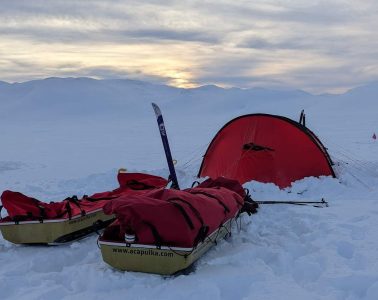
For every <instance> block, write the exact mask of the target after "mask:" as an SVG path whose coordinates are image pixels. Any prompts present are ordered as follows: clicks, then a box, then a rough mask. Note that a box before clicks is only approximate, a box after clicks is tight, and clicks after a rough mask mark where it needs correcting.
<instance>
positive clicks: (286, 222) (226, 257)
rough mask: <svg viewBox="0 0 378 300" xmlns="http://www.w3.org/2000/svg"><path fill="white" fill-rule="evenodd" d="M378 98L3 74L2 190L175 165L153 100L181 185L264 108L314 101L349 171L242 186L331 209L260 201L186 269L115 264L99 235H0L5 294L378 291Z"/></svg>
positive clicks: (88, 183) (359, 93)
mask: <svg viewBox="0 0 378 300" xmlns="http://www.w3.org/2000/svg"><path fill="white" fill-rule="evenodd" d="M377 96H378V84H371V85H368V86H365V87H361V88H357V89H354V90H352V91H350V92H348V93H346V94H344V95H318V96H314V95H310V94H307V93H304V92H302V91H284V90H282V91H270V90H264V89H251V90H240V89H228V90H224V89H221V88H218V87H215V86H205V87H201V88H198V89H190V90H185V89H176V88H172V87H167V86H159V85H152V84H148V83H143V82H137V81H127V80H104V81H96V80H92V79H87V78H78V79H72V78H71V79H59V78H50V79H46V80H40V81H31V82H26V83H20V84H11V85H10V84H6V83H1V82H0V136H1V147H0V189H1V190H5V189H12V190H17V191H21V192H23V193H26V194H28V195H32V196H34V197H36V198H39V199H44V200H46V201H47V200H48V201H50V200H60V199H63V198H65V197H67V196H70V195H73V194H79V195H80V194H84V193H85V194H90V193H93V192H96V191H104V190H111V189H113V188H115V187H116V186H117V183H116V172H117V169H118V168H119V167H126V168H127V169H129V170H131V171H132V170H136V171H144V172H148V173H153V174H157V175H162V176H167V174H168V170H167V168H166V166H165V158H164V154H163V150H162V146H161V141H160V137H159V135H158V130H157V126H156V120H155V117H154V114H153V111H152V108H151V106H150V102H156V103H158V104H160V106H161V108H162V111H163V114H164V117H165V122H166V126H167V131H168V135H169V137H170V143H171V147H172V152H173V156H174V157H175V158H176V159H177V160H178V165H177V169H178V176H179V181H180V183H181V186H182V187H188V186H190V184H191V183H192V181H193V180H195V176H196V173H197V171H198V168H199V165H200V162H201V157H202V155H203V154H204V152H205V150H206V147H207V145H208V143H209V142H210V140H211V139H212V137H213V136H214V135H215V133H216V132H217V130H218V129H220V127H221V126H222V125H223V124H224V123H225V122H227V121H229V120H230V119H231V118H233V117H235V116H238V115H241V114H247V113H257V112H263V113H274V114H280V115H284V116H287V117H290V118H294V119H297V118H298V117H299V113H300V111H301V109H305V111H306V113H307V125H308V126H309V127H310V128H311V129H312V130H313V131H314V132H315V133H316V134H317V135H318V136H319V137H320V138H321V140H322V141H323V142H324V144H325V145H326V147H328V148H329V152H330V154H331V156H332V158H333V159H334V161H335V162H336V163H337V172H338V174H339V178H338V179H332V178H319V179H318V178H306V179H303V180H301V181H298V182H296V183H294V184H293V186H292V187H291V188H288V189H286V190H279V189H278V188H277V187H275V186H274V185H272V184H261V183H257V182H251V183H248V184H246V185H245V186H246V187H248V188H249V189H250V190H251V192H252V196H253V197H254V198H255V199H257V200H267V199H269V200H286V199H290V200H296V199H301V200H320V199H321V198H325V199H326V200H327V201H329V203H330V207H328V208H324V209H317V208H313V207H303V206H283V205H276V206H263V207H261V209H260V211H259V213H258V214H257V215H254V216H253V217H247V216H246V217H244V218H243V227H242V230H241V232H237V230H235V231H234V234H233V236H232V237H231V238H230V239H228V240H226V241H223V242H222V243H220V244H219V245H218V246H217V247H215V248H213V249H212V250H211V251H209V252H208V253H207V254H206V255H205V256H204V257H203V258H202V259H200V260H199V261H198V263H196V268H195V271H194V272H192V273H190V274H189V275H181V276H176V277H168V278H167V277H161V276H157V275H148V274H141V273H131V272H125V273H124V272H119V271H116V270H113V269H112V268H111V267H109V266H108V265H106V264H105V263H104V262H103V261H102V259H101V255H100V251H99V249H98V248H97V245H96V237H95V236H91V237H88V238H86V239H84V240H81V241H78V242H74V243H72V244H69V245H64V246H60V247H40V246H38V247H31V246H29V247H27V246H16V245H13V244H10V243H8V242H7V241H5V240H3V239H2V238H0V265H1V267H0V291H1V292H0V295H1V296H0V298H1V299H83V298H87V299H104V298H107V299H147V298H155V299H179V298H182V299H301V300H302V299H370V300H376V299H378V238H377V237H378V229H377V228H378V141H374V140H373V139H372V138H371V137H372V135H373V133H374V132H375V131H376V132H377V133H378V103H377Z"/></svg>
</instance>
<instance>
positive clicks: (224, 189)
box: [102, 178, 245, 247]
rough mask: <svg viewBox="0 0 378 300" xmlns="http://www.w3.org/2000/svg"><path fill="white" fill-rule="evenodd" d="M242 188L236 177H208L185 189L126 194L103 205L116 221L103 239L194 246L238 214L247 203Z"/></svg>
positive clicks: (158, 244) (159, 244) (157, 244)
mask: <svg viewBox="0 0 378 300" xmlns="http://www.w3.org/2000/svg"><path fill="white" fill-rule="evenodd" d="M244 197H245V193H244V190H243V187H242V186H241V185H240V183H238V182H237V181H235V180H228V179H225V178H218V179H216V180H212V179H208V180H206V181H205V182H203V183H202V184H200V185H199V186H197V187H195V188H191V189H186V190H182V191H179V190H173V189H170V190H169V189H164V188H161V189H157V190H153V191H151V192H148V193H144V194H141V195H123V196H121V197H119V198H117V199H115V200H112V201H109V202H108V203H107V204H106V205H105V206H104V209H103V210H104V212H105V213H106V214H115V215H116V218H117V220H116V221H115V223H113V224H112V225H110V226H109V227H108V228H107V229H106V230H105V232H104V234H103V236H102V240H109V241H125V235H126V236H128V237H130V236H134V237H135V243H137V244H146V245H156V246H162V245H167V246H175V247H194V246H196V245H197V244H198V243H199V242H201V241H203V240H204V239H205V238H206V237H207V236H208V235H210V234H211V233H212V232H214V231H215V230H217V229H218V228H220V227H221V226H222V225H223V224H224V223H225V222H227V221H228V220H229V219H231V218H233V217H235V216H236V215H237V214H238V212H239V211H240V209H241V208H242V206H243V204H244Z"/></svg>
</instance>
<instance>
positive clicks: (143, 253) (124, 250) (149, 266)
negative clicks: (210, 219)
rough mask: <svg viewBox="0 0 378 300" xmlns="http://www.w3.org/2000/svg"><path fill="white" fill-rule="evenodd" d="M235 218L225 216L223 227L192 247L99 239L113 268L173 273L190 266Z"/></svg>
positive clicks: (103, 255) (217, 239)
mask: <svg viewBox="0 0 378 300" xmlns="http://www.w3.org/2000/svg"><path fill="white" fill-rule="evenodd" d="M234 220H235V219H230V220H228V221H227V222H226V223H225V224H224V225H223V227H221V228H220V229H217V230H216V231H215V232H213V233H212V234H210V235H209V236H208V237H207V238H206V239H205V240H204V241H203V242H201V243H199V244H198V245H197V247H195V248H179V247H167V246H162V247H160V248H157V247H156V246H151V245H142V244H126V243H121V242H113V241H105V240H101V238H100V239H99V245H100V248H101V253H102V258H103V260H104V261H105V262H106V263H107V264H109V265H110V266H112V267H113V268H116V269H119V270H122V271H135V272H144V273H154V274H161V275H172V274H175V273H177V272H179V271H182V270H185V269H186V268H188V267H190V266H191V265H192V264H193V263H194V262H195V261H196V260H197V259H199V258H200V257H201V256H202V255H204V254H205V253H206V251H208V250H209V249H210V248H211V247H212V246H214V245H215V244H216V241H219V240H221V239H223V238H225V237H226V236H227V235H229V234H230V232H231V225H232V222H233V221H234Z"/></svg>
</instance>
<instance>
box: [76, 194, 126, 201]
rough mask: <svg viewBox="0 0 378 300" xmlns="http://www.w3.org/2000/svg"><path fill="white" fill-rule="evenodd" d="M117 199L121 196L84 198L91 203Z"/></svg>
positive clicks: (85, 196)
mask: <svg viewBox="0 0 378 300" xmlns="http://www.w3.org/2000/svg"><path fill="white" fill-rule="evenodd" d="M116 198H119V195H117V196H109V197H99V198H92V197H89V196H88V195H84V196H83V199H84V200H88V201H90V202H96V201H100V200H113V199H116Z"/></svg>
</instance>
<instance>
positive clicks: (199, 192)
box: [189, 191, 230, 215]
mask: <svg viewBox="0 0 378 300" xmlns="http://www.w3.org/2000/svg"><path fill="white" fill-rule="evenodd" d="M189 193H191V194H193V195H197V194H199V195H204V196H207V197H209V198H211V199H215V200H217V202H218V203H219V204H220V205H221V206H222V207H223V209H224V214H225V215H226V214H227V213H229V212H230V209H229V208H228V206H227V205H226V204H224V203H223V201H221V200H220V199H219V198H218V197H216V196H214V195H211V194H209V193H206V192H201V191H189Z"/></svg>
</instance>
